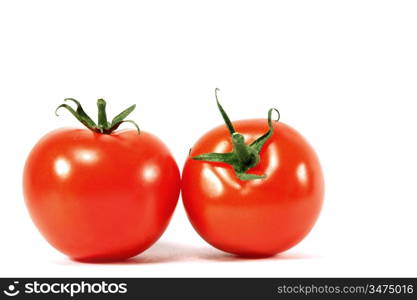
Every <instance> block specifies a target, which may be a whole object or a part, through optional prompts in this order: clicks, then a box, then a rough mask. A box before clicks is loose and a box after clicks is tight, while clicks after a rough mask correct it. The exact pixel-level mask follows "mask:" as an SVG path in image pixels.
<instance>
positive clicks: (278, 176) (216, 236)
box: [182, 89, 324, 257]
mask: <svg viewBox="0 0 417 300" xmlns="http://www.w3.org/2000/svg"><path fill="white" fill-rule="evenodd" d="M216 99H217V89H216ZM217 105H218V108H219V110H220V112H221V114H222V116H223V119H224V121H225V123H226V125H227V126H219V127H216V128H214V129H212V130H211V131H209V132H207V133H206V134H205V135H203V136H202V137H201V138H200V139H199V140H198V141H197V143H196V144H195V145H194V146H193V148H192V150H191V152H190V155H189V157H188V159H187V160H186V163H185V166H184V170H183V175H182V198H183V203H184V206H185V209H186V211H187V215H188V218H189V219H190V221H191V223H192V225H193V227H194V228H195V229H196V231H197V232H198V233H199V234H200V235H201V236H202V237H203V238H204V239H205V240H206V241H207V242H208V243H210V244H211V245H213V246H214V247H216V248H218V249H220V250H223V251H226V252H230V253H233V254H237V255H241V256H254V257H257V256H271V255H275V254H277V253H280V252H283V251H285V250H287V249H289V248H291V247H293V246H294V245H296V244H297V243H298V242H300V241H301V240H302V239H303V238H304V237H305V236H306V235H307V234H308V233H309V231H310V230H311V229H312V227H313V225H314V223H315V222H316V220H317V218H318V216H319V213H320V209H321V206H322V201H323V195H324V181H323V174H322V170H321V167H320V163H319V160H318V157H317V155H316V153H315V152H314V150H313V148H312V147H311V146H310V145H309V144H308V142H307V141H306V140H305V139H304V138H303V137H302V136H301V135H300V134H299V133H298V132H297V131H295V130H294V129H293V128H291V127H290V126H288V125H286V124H284V123H282V122H278V121H273V120H272V113H273V109H271V110H270V111H269V113H268V120H264V119H252V120H242V121H237V122H233V124H232V123H231V121H230V120H229V118H228V116H227V114H226V113H225V111H224V109H223V108H222V106H221V105H220V103H219V101H218V100H217Z"/></svg>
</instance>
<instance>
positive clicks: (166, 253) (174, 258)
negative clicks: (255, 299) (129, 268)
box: [67, 241, 317, 265]
mask: <svg viewBox="0 0 417 300" xmlns="http://www.w3.org/2000/svg"><path fill="white" fill-rule="evenodd" d="M314 258H317V257H316V256H312V255H307V254H299V253H291V252H284V253H281V254H277V255H274V256H268V257H242V256H237V255H234V254H229V253H226V252H223V251H220V250H217V249H215V248H213V247H211V246H209V245H207V246H204V247H195V246H190V245H184V244H178V243H172V242H164V241H161V242H158V243H156V244H155V245H153V246H152V247H151V248H149V249H148V250H146V251H145V252H143V253H141V254H139V255H138V256H135V257H132V258H129V259H126V260H122V261H120V260H118V261H109V260H104V261H103V260H101V261H78V260H70V261H69V262H71V261H72V262H76V263H82V264H105V265H140V264H159V263H175V262H181V261H188V262H190V261H200V262H201V261H218V262H250V261H266V260H299V259H314ZM67 262H68V261H67Z"/></svg>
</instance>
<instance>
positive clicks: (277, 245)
mask: <svg viewBox="0 0 417 300" xmlns="http://www.w3.org/2000/svg"><path fill="white" fill-rule="evenodd" d="M216 98H217V90H216ZM66 101H72V102H74V103H75V104H76V106H77V108H76V109H75V110H74V109H73V108H72V107H71V106H69V105H68V104H62V105H60V106H59V107H58V109H59V108H65V109H67V110H68V111H70V112H71V113H72V114H73V115H74V116H75V117H76V118H77V119H78V120H79V121H80V122H81V123H82V124H84V125H85V126H86V127H87V128H88V129H59V130H55V131H52V132H50V133H48V134H47V135H45V136H44V137H43V138H42V139H41V140H40V141H39V142H38V143H37V144H36V145H35V147H34V148H33V150H32V151H31V153H30V155H29V157H28V159H27V162H26V165H25V170H24V180H23V181H24V183H23V187H24V196H25V200H26V204H27V207H28V209H29V212H30V214H31V217H32V219H33V221H34V223H35V224H36V226H37V227H38V229H39V230H40V232H41V233H42V234H43V236H44V237H45V238H46V239H47V240H48V242H49V243H50V244H51V245H53V246H54V247H55V248H57V249H58V250H60V251H61V252H63V253H65V254H67V255H68V256H70V257H71V258H73V259H75V260H81V261H103V260H104V261H106V260H121V259H126V258H129V257H132V256H135V255H137V254H138V253H140V252H142V251H144V250H145V249H147V248H148V247H149V246H150V245H152V244H153V243H154V242H155V241H156V240H157V239H158V238H159V237H160V236H161V234H162V233H163V232H164V230H165V228H166V227H167V225H168V223H169V220H170V218H171V216H172V214H173V211H174V209H175V206H176V204H177V201H178V197H179V192H180V189H181V190H182V197H183V202H184V206H185V209H186V211H187V215H188V217H189V219H190V221H191V223H192V225H193V226H194V228H195V229H196V231H197V232H198V233H199V234H200V235H201V236H202V237H203V238H204V239H205V240H206V241H207V242H208V243H210V244H212V245H213V246H215V247H217V248H219V249H221V250H224V251H227V252H230V253H234V254H238V255H243V256H269V255H274V254H276V253H279V252H281V251H284V250H286V249H288V248H290V247H292V246H294V245H295V244H296V243H298V242H299V241H300V240H301V239H302V238H303V237H304V236H305V235H306V234H307V233H308V232H309V231H310V229H311V228H312V226H313V225H314V223H315V221H316V219H317V217H318V214H319V212H320V208H321V204H322V199H323V176H322V172H321V168H320V165H319V161H318V159H317V156H316V154H315V153H314V151H313V149H312V148H311V146H310V145H309V144H308V143H307V142H306V141H305V140H304V138H303V137H302V136H301V135H300V134H298V133H297V132H296V131H295V130H294V129H292V128H290V127H289V126H287V125H285V124H283V123H281V122H277V121H273V120H272V114H273V110H270V111H269V113H268V120H265V119H255V120H244V121H238V122H234V123H233V124H232V123H231V122H230V120H229V118H228V116H227V114H226V113H225V111H224V110H223V108H222V107H221V105H220V103H219V102H218V101H217V104H218V108H219V109H220V112H221V114H222V116H223V119H224V120H225V122H226V125H227V126H219V127H217V128H215V129H213V130H211V131H209V132H208V133H206V134H205V135H204V136H203V137H202V138H201V139H200V140H199V141H198V142H197V143H196V145H195V146H194V147H193V148H192V151H191V152H190V155H189V157H188V159H187V161H186V163H185V166H184V170H183V175H182V180H181V177H180V173H179V170H178V166H177V164H176V162H175V160H174V158H173V156H172V155H171V153H170V152H169V150H168V148H167V147H166V146H165V145H164V144H163V143H162V142H161V141H160V140H159V139H158V138H157V137H155V136H153V135H151V134H149V133H146V132H143V131H142V132H140V131H139V127H138V126H137V125H136V123H135V122H134V121H132V120H125V118H126V117H127V116H128V115H129V114H130V113H131V112H132V111H133V110H134V108H135V106H131V107H129V108H128V109H126V110H125V111H123V112H122V113H120V114H119V115H118V116H116V117H115V118H114V119H113V120H112V121H111V122H109V121H108V120H107V116H106V112H105V108H106V102H105V101H104V100H102V99H99V100H98V102H97V105H98V111H99V112H98V122H97V123H95V122H94V121H93V120H92V119H91V118H90V117H89V116H88V115H87V114H86V113H85V112H84V110H83V109H82V107H81V105H80V103H79V102H78V101H77V100H75V99H66ZM124 122H129V123H132V124H133V125H134V126H136V129H137V130H136V131H135V130H123V131H116V130H117V129H118V128H119V126H120V125H121V124H122V123H124Z"/></svg>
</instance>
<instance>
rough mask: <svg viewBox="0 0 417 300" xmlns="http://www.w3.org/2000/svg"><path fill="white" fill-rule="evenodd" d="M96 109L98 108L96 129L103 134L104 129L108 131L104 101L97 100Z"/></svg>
mask: <svg viewBox="0 0 417 300" xmlns="http://www.w3.org/2000/svg"><path fill="white" fill-rule="evenodd" d="M97 108H98V128H99V129H100V132H101V133H104V131H106V129H108V126H109V123H108V122H107V114H106V101H104V99H98V100H97Z"/></svg>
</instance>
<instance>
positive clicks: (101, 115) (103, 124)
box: [55, 98, 140, 134]
mask: <svg viewBox="0 0 417 300" xmlns="http://www.w3.org/2000/svg"><path fill="white" fill-rule="evenodd" d="M64 101H72V102H74V103H75V104H76V105H77V108H76V109H75V110H74V109H73V108H72V107H71V106H69V105H68V104H65V103H64V104H61V105H60V106H58V107H57V108H56V110H55V114H56V115H57V116H58V110H59V109H60V108H65V109H67V110H68V111H69V112H70V113H71V114H72V115H73V116H74V117H75V118H77V120H78V121H80V122H81V123H82V124H83V125H84V126H85V127H87V128H88V129H90V130H92V131H94V132H97V133H103V134H111V133H112V132H113V131H115V130H116V129H117V128H119V126H120V125H121V124H122V123H131V124H133V125H134V126H135V127H136V129H137V131H138V134H140V129H139V126H138V125H137V124H136V123H135V121H132V120H125V118H126V117H127V116H128V115H129V114H130V113H131V112H132V111H133V110H134V109H135V107H136V105H135V104H134V105H132V106H130V107H128V108H127V109H125V110H124V111H122V112H121V113H120V114H118V115H117V116H115V117H114V118H113V120H112V121H111V122H108V121H107V114H106V101H104V99H98V100H97V108H98V123H97V124H96V123H95V122H94V121H93V120H92V119H91V118H90V117H89V116H88V115H87V114H86V113H85V111H84V109H83V108H82V106H81V104H80V102H78V101H77V100H75V99H73V98H66V99H64Z"/></svg>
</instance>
